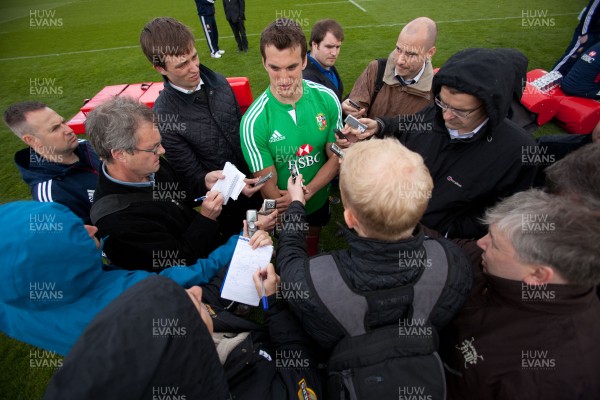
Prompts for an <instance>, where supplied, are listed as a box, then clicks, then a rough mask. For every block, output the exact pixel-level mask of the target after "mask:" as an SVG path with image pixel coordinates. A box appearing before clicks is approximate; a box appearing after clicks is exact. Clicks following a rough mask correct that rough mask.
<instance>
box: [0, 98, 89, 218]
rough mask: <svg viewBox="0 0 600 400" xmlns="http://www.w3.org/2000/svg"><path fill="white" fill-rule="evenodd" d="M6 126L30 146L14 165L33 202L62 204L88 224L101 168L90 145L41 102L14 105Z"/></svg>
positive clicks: (23, 150) (10, 108)
mask: <svg viewBox="0 0 600 400" xmlns="http://www.w3.org/2000/svg"><path fill="white" fill-rule="evenodd" d="M4 122H6V125H8V127H9V128H10V130H11V131H13V132H14V134H15V135H17V137H19V138H20V139H21V140H22V141H23V142H24V143H25V144H27V145H28V146H29V147H28V148H26V149H22V150H19V151H18V152H17V153H16V154H15V163H16V164H17V167H18V168H19V172H20V173H21V177H22V178H23V180H24V181H25V183H27V184H28V185H29V188H30V189H31V196H32V197H33V199H34V200H38V201H55V202H57V203H62V204H64V205H66V206H67V207H69V208H70V209H71V211H73V212H74V213H75V214H76V215H77V216H78V217H79V218H81V219H82V220H83V221H84V222H85V223H88V224H89V223H90V208H91V207H92V199H93V197H94V191H95V190H96V184H97V182H98V171H99V167H100V160H99V159H98V155H97V154H96V152H95V151H94V149H93V148H92V146H90V144H89V142H87V141H85V140H77V136H76V135H75V133H73V130H72V129H71V128H69V126H68V125H67V124H66V121H65V119H64V118H62V117H61V116H60V115H58V114H57V113H56V112H55V111H54V110H52V109H51V108H49V107H48V106H47V105H46V104H44V103H40V102H38V101H26V102H22V103H17V104H13V105H12V106H10V107H9V108H8V109H6V111H5V112H4Z"/></svg>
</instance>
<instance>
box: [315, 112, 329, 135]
mask: <svg viewBox="0 0 600 400" xmlns="http://www.w3.org/2000/svg"><path fill="white" fill-rule="evenodd" d="M317 126H318V127H319V130H320V131H324V130H325V128H327V117H326V116H325V114H323V113H319V114H317Z"/></svg>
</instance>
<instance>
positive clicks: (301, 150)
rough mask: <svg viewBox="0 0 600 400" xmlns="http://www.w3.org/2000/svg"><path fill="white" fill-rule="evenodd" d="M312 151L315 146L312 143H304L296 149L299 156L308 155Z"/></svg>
mask: <svg viewBox="0 0 600 400" xmlns="http://www.w3.org/2000/svg"><path fill="white" fill-rule="evenodd" d="M311 151H313V147H312V146H311V145H310V144H303V145H302V146H300V147H298V150H296V155H297V156H298V157H302V156H307V155H309V154H310V152H311Z"/></svg>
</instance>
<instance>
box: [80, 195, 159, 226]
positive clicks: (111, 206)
mask: <svg viewBox="0 0 600 400" xmlns="http://www.w3.org/2000/svg"><path fill="white" fill-rule="evenodd" d="M150 200H152V196H151V195H150V194H149V193H128V194H109V195H106V196H104V197H102V198H100V199H99V200H97V201H95V202H94V204H92V208H91V210H90V219H91V220H92V224H93V225H96V223H97V222H98V221H100V219H101V218H103V217H106V216H107V215H110V214H113V213H116V212H117V211H121V210H124V209H126V208H127V207H129V206H130V205H131V203H135V202H137V201H150Z"/></svg>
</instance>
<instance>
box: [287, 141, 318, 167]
mask: <svg viewBox="0 0 600 400" xmlns="http://www.w3.org/2000/svg"><path fill="white" fill-rule="evenodd" d="M312 151H313V147H312V146H311V145H310V144H303V145H302V146H300V147H298V150H296V156H298V157H299V158H298V159H297V160H289V161H288V169H289V168H290V167H291V166H292V164H296V166H297V167H298V169H302V168H305V167H310V166H311V165H313V164H316V163H318V162H320V161H321V159H320V156H321V152H319V151H317V152H316V153H314V154H312V155H311V154H310V153H311V152H312Z"/></svg>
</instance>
